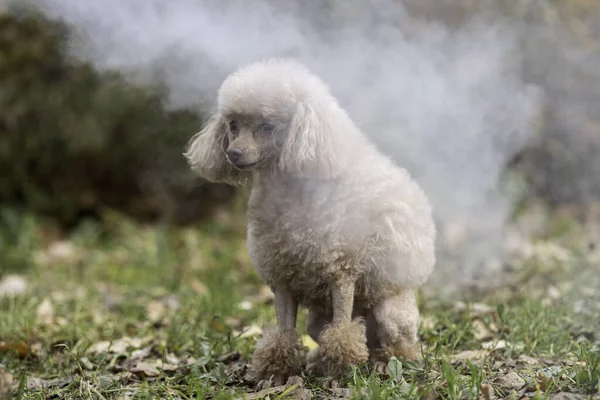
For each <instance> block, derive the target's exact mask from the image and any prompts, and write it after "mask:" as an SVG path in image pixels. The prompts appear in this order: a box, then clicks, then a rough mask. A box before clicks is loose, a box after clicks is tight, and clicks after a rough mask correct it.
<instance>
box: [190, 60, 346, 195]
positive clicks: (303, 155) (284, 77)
mask: <svg viewBox="0 0 600 400" xmlns="http://www.w3.org/2000/svg"><path fill="white" fill-rule="evenodd" d="M346 119H347V116H346V114H345V113H344V112H343V111H342V110H341V109H340V107H339V106H338V104H337V102H336V101H335V99H334V98H333V97H332V96H331V95H330V94H329V92H328V90H327V88H326V86H325V85H324V84H323V83H322V82H321V81H320V80H319V79H318V78H317V77H316V76H314V75H313V74H311V73H310V72H309V71H308V70H307V69H306V68H305V67H303V66H302V65H300V64H298V63H296V62H293V61H287V60H267V61H262V62H258V63H254V64H251V65H249V66H247V67H244V68H242V69H240V70H238V71H237V72H235V73H233V74H232V75H230V76H229V77H228V78H227V79H226V80H225V81H224V82H223V84H222V85H221V88H220V89H219V96H218V100H217V105H216V109H215V110H214V111H213V113H212V115H211V117H210V119H209V121H208V122H207V124H206V125H205V127H204V128H203V129H202V130H201V131H200V132H198V133H197V134H196V135H194V137H193V138H192V140H191V141H190V143H189V144H188V147H187V151H186V153H185V156H186V158H187V159H188V161H189V163H190V165H191V166H192V168H193V169H195V170H196V171H198V172H199V173H200V175H202V176H203V177H204V178H205V179H207V180H210V181H214V182H227V183H231V184H237V183H240V182H242V181H244V180H245V179H246V178H247V177H248V176H249V174H250V171H252V170H255V169H258V170H260V169H262V168H278V169H280V170H281V171H282V172H283V173H287V174H292V175H295V176H306V177H314V178H320V179H330V178H332V177H335V176H336V175H337V174H338V173H339V171H340V168H341V166H340V162H339V157H338V155H339V154H341V152H340V148H339V147H340V146H341V145H342V142H341V140H339V138H338V135H339V132H340V131H341V129H340V127H338V126H337V125H338V124H339V123H341V122H346V121H345V120H346Z"/></svg>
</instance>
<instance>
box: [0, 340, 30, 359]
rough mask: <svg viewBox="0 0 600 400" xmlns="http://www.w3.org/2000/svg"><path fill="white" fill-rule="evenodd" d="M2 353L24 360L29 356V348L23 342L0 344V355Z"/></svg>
mask: <svg viewBox="0 0 600 400" xmlns="http://www.w3.org/2000/svg"><path fill="white" fill-rule="evenodd" d="M3 352H12V353H14V354H16V355H17V356H18V357H21V358H24V357H27V356H28V355H29V347H28V346H27V344H26V343H25V342H0V353H3Z"/></svg>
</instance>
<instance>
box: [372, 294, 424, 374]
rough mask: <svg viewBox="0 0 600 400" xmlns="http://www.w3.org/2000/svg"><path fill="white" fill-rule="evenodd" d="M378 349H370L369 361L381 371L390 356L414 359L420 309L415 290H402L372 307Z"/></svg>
mask: <svg viewBox="0 0 600 400" xmlns="http://www.w3.org/2000/svg"><path fill="white" fill-rule="evenodd" d="M372 315H373V316H374V317H375V322H376V324H375V325H370V326H369V327H370V328H372V329H373V328H374V329H376V332H375V333H376V335H377V339H378V344H377V346H378V348H377V349H373V351H372V353H371V361H372V362H373V364H374V366H375V368H376V369H378V370H380V372H383V371H384V370H385V367H386V366H387V362H388V361H389V359H390V357H392V356H396V357H397V358H404V359H406V360H415V359H417V358H419V356H420V349H419V346H418V336H417V333H418V328H419V309H418V307H417V300H416V296H415V291H414V289H404V290H402V291H401V292H400V293H398V294H397V295H395V296H392V297H389V298H387V299H385V300H383V301H382V302H381V303H379V304H377V305H376V306H375V307H373V310H372Z"/></svg>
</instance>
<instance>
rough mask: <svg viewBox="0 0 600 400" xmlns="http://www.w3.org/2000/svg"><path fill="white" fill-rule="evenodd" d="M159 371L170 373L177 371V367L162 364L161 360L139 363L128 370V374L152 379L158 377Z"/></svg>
mask: <svg viewBox="0 0 600 400" xmlns="http://www.w3.org/2000/svg"><path fill="white" fill-rule="evenodd" d="M161 370H162V371H165V372H172V371H176V370H177V366H176V365H172V364H168V363H164V362H163V361H162V360H151V361H140V362H138V363H137V364H136V365H135V366H134V367H133V368H131V369H130V372H133V373H134V374H138V375H140V374H143V375H145V376H147V377H149V378H153V377H157V376H159V375H160V372H161Z"/></svg>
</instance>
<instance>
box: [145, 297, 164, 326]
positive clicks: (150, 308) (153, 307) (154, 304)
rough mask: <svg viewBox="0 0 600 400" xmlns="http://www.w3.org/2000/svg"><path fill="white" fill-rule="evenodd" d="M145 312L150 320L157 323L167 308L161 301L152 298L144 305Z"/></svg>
mask: <svg viewBox="0 0 600 400" xmlns="http://www.w3.org/2000/svg"><path fill="white" fill-rule="evenodd" d="M146 313H147V314H148V319H149V320H150V321H152V322H154V323H157V322H160V321H162V319H163V318H165V317H166V316H167V314H168V309H167V307H166V305H165V304H164V303H163V302H161V301H156V300H153V301H151V302H150V303H148V305H147V306H146Z"/></svg>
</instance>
